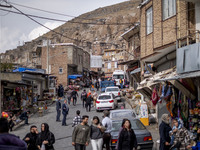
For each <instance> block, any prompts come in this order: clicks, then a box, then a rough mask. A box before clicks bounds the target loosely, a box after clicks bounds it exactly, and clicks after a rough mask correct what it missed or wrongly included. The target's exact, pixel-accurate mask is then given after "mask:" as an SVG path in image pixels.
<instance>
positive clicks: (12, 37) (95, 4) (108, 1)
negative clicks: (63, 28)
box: [0, 0, 127, 53]
mask: <svg viewBox="0 0 200 150" xmlns="http://www.w3.org/2000/svg"><path fill="white" fill-rule="evenodd" d="M124 1H127V0H8V2H11V3H12V5H13V6H15V7H16V8H18V9H19V10H21V11H22V12H23V13H27V14H32V15H37V16H44V17H49V18H56V19H62V20H70V19H72V17H67V16H61V15H54V14H50V13H45V12H41V11H38V10H33V9H30V8H25V7H22V6H19V5H24V6H29V7H33V8H38V9H42V10H47V11H52V12H57V13H62V14H66V15H70V16H79V15H81V14H83V13H86V12H89V11H92V10H94V9H97V8H99V7H104V6H109V5H112V4H117V3H120V2H124ZM14 3H15V4H14ZM0 4H2V5H5V3H4V2H3V0H0ZM16 4H19V5H16ZM0 9H6V10H12V11H16V10H15V9H14V8H4V7H0ZM34 19H36V18H34ZM36 20H37V21H38V22H40V23H42V24H43V25H45V26H48V27H49V28H51V29H53V28H56V27H58V26H60V25H61V24H63V22H55V21H49V20H43V19H36ZM47 31H48V30H47V29H45V28H44V27H41V26H40V25H38V24H37V23H35V22H33V21H32V20H30V19H29V18H27V17H26V16H23V15H18V14H14V13H11V12H10V13H8V12H6V11H2V10H0V53H2V52H5V51H6V50H9V49H13V48H16V47H17V46H18V45H22V44H23V42H26V41H31V40H33V39H35V38H37V37H38V36H39V35H43V34H44V33H46V32H47Z"/></svg>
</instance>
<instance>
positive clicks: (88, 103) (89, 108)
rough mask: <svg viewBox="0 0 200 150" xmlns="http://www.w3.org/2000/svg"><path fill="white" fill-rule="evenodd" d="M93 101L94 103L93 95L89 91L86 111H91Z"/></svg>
mask: <svg viewBox="0 0 200 150" xmlns="http://www.w3.org/2000/svg"><path fill="white" fill-rule="evenodd" d="M91 103H92V95H91V93H90V92H89V93H88V94H87V99H86V104H85V107H86V111H87V112H88V111H90V110H91Z"/></svg>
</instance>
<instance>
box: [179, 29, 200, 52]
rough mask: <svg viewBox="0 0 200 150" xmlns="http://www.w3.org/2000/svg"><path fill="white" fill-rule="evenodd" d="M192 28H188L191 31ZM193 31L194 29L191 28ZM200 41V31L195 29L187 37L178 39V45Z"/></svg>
mask: <svg viewBox="0 0 200 150" xmlns="http://www.w3.org/2000/svg"><path fill="white" fill-rule="evenodd" d="M189 31H190V30H188V33H189ZM191 31H192V30H191ZM199 42H200V31H195V32H194V33H191V34H188V35H187V36H185V37H182V38H179V39H177V42H176V47H177V49H178V48H181V47H184V46H187V45H190V44H194V43H199Z"/></svg>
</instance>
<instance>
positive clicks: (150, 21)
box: [146, 7, 153, 35]
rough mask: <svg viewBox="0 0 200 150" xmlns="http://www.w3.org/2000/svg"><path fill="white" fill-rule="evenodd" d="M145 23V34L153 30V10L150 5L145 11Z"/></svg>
mask: <svg viewBox="0 0 200 150" xmlns="http://www.w3.org/2000/svg"><path fill="white" fill-rule="evenodd" d="M146 24H147V35H148V34H150V33H152V32H153V12H152V7H150V8H149V9H147V11H146Z"/></svg>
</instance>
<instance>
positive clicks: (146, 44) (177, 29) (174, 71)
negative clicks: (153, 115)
mask: <svg viewBox="0 0 200 150" xmlns="http://www.w3.org/2000/svg"><path fill="white" fill-rule="evenodd" d="M198 6H199V1H198V0H143V1H142V3H141V4H140V5H139V8H140V12H141V13H140V14H141V17H140V24H141V26H140V40H141V62H140V63H141V78H144V77H145V76H144V75H145V69H146V68H149V67H148V65H149V64H151V65H152V66H153V67H152V68H153V69H151V70H150V71H149V72H150V73H151V75H150V76H149V77H148V78H146V79H144V80H143V81H141V82H140V84H139V88H138V90H139V91H143V92H145V91H146V92H147V91H148V92H147V93H148V95H149V99H150V98H151V95H152V91H153V90H154V89H158V88H159V87H162V86H167V87H170V86H171V87H173V88H174V89H176V91H174V92H173V94H174V95H177V94H179V93H181V95H182V96H184V97H187V100H188V99H190V100H194V99H195V98H196V96H197V94H196V92H194V91H195V90H198V91H200V88H199V85H200V84H199V83H200V80H199V79H198V78H199V76H200V74H199V73H198V74H197V73H196V72H195V74H192V71H195V69H196V68H197V66H198V65H197V64H198V60H199V58H198V56H197V55H198V54H199V52H198V48H197V47H196V46H197V45H199V43H196V42H199V38H197V37H199V22H200V21H199V20H200V19H199V16H198V15H197V12H199V10H200V9H199V7H198ZM194 43H195V44H194ZM186 45H187V46H186ZM191 62H192V63H191ZM193 66H194V68H195V69H194V68H193ZM179 69H181V71H182V72H181V73H180V72H179V71H180V70H179ZM187 69H188V70H190V71H188V70H187ZM196 70H199V68H198V69H196ZM166 83H167V84H166ZM185 83H187V84H188V85H190V86H193V87H194V91H193V90H191V88H190V87H188V88H186V87H187V86H186V84H185ZM162 89H163V87H162ZM199 93H200V92H198V96H199V95H200V94H199ZM174 101H175V102H176V101H177V99H176V98H175V100H174ZM182 103H184V102H182ZM156 106H157V115H158V117H157V118H158V121H159V123H160V122H161V115H162V114H163V113H170V114H171V115H172V113H171V112H170V109H169V107H166V106H168V105H167V101H162V103H157V105H156ZM185 106H186V108H189V106H187V105H185ZM170 107H171V106H170ZM187 111H188V110H185V112H187Z"/></svg>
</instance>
